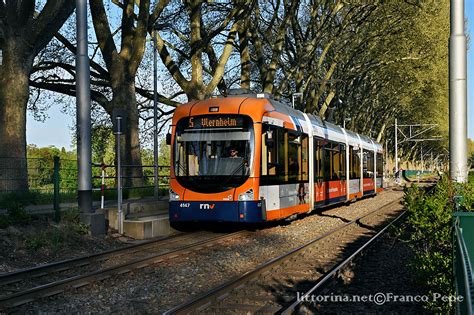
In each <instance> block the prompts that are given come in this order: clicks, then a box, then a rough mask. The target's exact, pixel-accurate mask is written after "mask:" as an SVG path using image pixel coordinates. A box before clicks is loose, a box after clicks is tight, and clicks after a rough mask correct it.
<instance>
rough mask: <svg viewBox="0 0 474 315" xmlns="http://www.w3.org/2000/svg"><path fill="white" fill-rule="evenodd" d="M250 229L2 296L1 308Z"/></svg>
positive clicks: (167, 256) (75, 286) (184, 251)
mask: <svg viewBox="0 0 474 315" xmlns="http://www.w3.org/2000/svg"><path fill="white" fill-rule="evenodd" d="M248 233H250V232H248V231H238V232H234V233H230V234H226V235H220V236H218V237H214V238H212V239H208V240H203V241H198V242H196V243H194V244H190V245H186V246H183V247H181V248H178V249H174V250H170V251H167V252H164V253H159V254H156V255H151V256H148V257H145V258H140V259H136V260H132V261H129V262H127V263H124V264H120V265H117V266H112V267H109V268H105V269H102V270H98V271H95V272H91V273H88V274H84V275H79V276H74V277H70V278H67V279H63V280H59V281H55V282H52V283H48V284H45V285H40V286H37V287H34V288H32V289H28V290H25V291H21V292H17V293H14V294H10V295H7V296H1V297H0V310H1V309H8V308H12V307H16V306H19V305H22V304H25V303H28V302H31V301H34V300H36V299H38V298H43V297H48V296H52V295H56V294H59V293H62V292H64V291H65V290H67V289H69V288H80V287H83V286H85V285H88V284H90V283H92V282H94V281H102V280H105V279H107V278H110V277H111V276H113V275H121V274H124V273H127V272H130V271H132V270H134V269H141V268H144V267H147V266H149V265H151V264H155V263H160V262H163V261H164V260H167V259H172V258H175V257H178V256H180V255H183V254H187V253H190V252H193V251H196V250H200V249H202V248H205V247H212V246H213V245H214V244H216V243H219V242H222V241H224V240H227V239H230V238H234V237H236V236H243V235H245V234H248Z"/></svg>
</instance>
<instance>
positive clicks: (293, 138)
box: [286, 132, 302, 182]
mask: <svg viewBox="0 0 474 315" xmlns="http://www.w3.org/2000/svg"><path fill="white" fill-rule="evenodd" d="M287 135H288V136H287V137H288V164H287V167H286V170H287V171H286V173H287V174H288V181H290V182H292V181H296V180H300V177H301V176H300V175H301V163H302V161H301V143H300V142H301V137H300V136H299V135H297V134H295V133H290V132H288V134H287Z"/></svg>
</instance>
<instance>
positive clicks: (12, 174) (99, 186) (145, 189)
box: [0, 157, 169, 208]
mask: <svg viewBox="0 0 474 315" xmlns="http://www.w3.org/2000/svg"><path fill="white" fill-rule="evenodd" d="M132 168H134V169H140V170H141V171H140V172H138V173H139V174H141V175H140V176H128V175H127V174H130V173H132V172H127V171H126V170H127V169H132ZM158 169H159V181H158V184H159V185H158V186H159V188H160V194H159V196H164V195H165V194H166V191H167V190H168V188H169V166H158ZM77 173H78V170H77V160H68V159H60V158H59V157H52V158H27V159H16V158H4V157H0V208H2V206H4V207H5V203H7V202H11V201H12V200H17V201H21V203H22V204H24V205H29V204H32V205H41V204H51V205H53V204H55V203H60V202H61V203H69V202H76V201H77ZM116 173H117V170H116V167H115V165H104V164H93V165H92V187H93V199H94V200H96V201H99V200H101V198H103V199H106V200H113V199H114V198H115V199H116ZM122 182H123V183H126V185H124V186H123V190H124V199H127V198H137V197H146V196H154V188H155V183H154V166H153V165H142V166H134V165H124V166H122Z"/></svg>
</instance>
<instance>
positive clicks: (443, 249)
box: [404, 177, 454, 313]
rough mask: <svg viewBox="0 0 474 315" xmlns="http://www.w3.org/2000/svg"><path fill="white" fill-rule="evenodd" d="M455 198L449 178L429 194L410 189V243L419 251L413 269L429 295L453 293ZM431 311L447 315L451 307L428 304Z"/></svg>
mask: <svg viewBox="0 0 474 315" xmlns="http://www.w3.org/2000/svg"><path fill="white" fill-rule="evenodd" d="M452 197H453V189H452V186H451V184H450V183H449V181H448V180H447V178H446V177H445V178H443V179H442V180H441V181H439V182H438V184H437V185H436V187H435V188H434V191H432V192H430V193H427V192H425V191H424V190H422V189H419V188H418V187H416V185H413V186H412V187H410V188H407V189H406V192H405V199H404V202H405V206H406V209H407V222H408V224H409V226H410V227H411V228H412V230H411V231H410V244H411V246H412V248H413V249H414V250H415V257H414V260H413V261H412V267H413V268H414V270H415V275H416V279H417V280H418V282H420V283H421V284H423V285H425V286H426V287H427V289H428V291H429V294H430V295H431V294H434V293H441V294H443V295H446V296H448V295H451V294H453V293H454V292H453V285H452V284H453V277H452V259H453V257H452V237H451V235H452V225H451V220H452V219H451V215H452V209H453V204H452V201H451V200H452ZM425 307H426V308H427V309H428V310H429V311H431V312H442V313H447V312H450V311H451V306H450V305H449V304H447V303H443V302H441V301H438V302H433V301H432V302H428V303H427V305H425Z"/></svg>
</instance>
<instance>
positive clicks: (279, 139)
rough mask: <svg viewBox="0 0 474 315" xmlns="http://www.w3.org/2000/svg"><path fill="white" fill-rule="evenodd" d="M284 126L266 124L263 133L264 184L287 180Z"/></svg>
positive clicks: (262, 166) (262, 173)
mask: <svg viewBox="0 0 474 315" xmlns="http://www.w3.org/2000/svg"><path fill="white" fill-rule="evenodd" d="M286 138H287V136H286V135H285V131H284V129H283V128H277V127H269V126H264V128H263V135H262V159H261V170H262V171H261V176H262V184H278V183H281V182H285V167H286V166H285V161H286V160H288V156H287V154H285V152H287V144H286V141H285V139H286Z"/></svg>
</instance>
